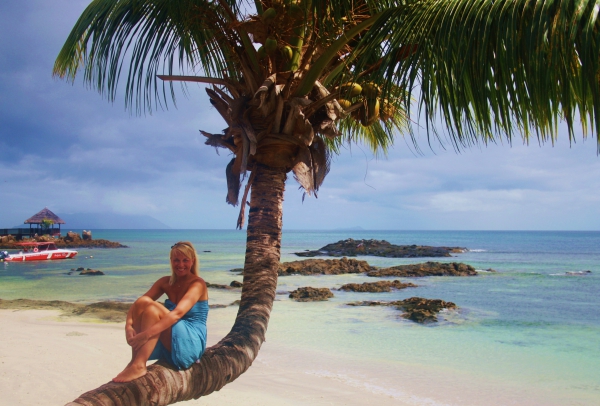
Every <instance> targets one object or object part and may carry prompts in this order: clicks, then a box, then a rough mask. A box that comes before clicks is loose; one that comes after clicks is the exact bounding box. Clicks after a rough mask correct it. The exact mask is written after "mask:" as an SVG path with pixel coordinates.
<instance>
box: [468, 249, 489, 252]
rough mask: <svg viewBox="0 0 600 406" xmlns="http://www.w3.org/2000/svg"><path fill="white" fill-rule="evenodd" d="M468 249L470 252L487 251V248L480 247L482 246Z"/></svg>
mask: <svg viewBox="0 0 600 406" xmlns="http://www.w3.org/2000/svg"><path fill="white" fill-rule="evenodd" d="M467 251H468V252H487V250H484V249H480V248H474V249H468V250H467Z"/></svg>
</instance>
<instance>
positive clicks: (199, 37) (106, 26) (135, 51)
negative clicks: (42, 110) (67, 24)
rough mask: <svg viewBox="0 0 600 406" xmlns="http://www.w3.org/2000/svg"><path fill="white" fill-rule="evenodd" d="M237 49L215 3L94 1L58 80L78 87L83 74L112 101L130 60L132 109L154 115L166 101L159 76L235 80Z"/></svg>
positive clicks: (60, 63) (70, 41)
mask: <svg viewBox="0 0 600 406" xmlns="http://www.w3.org/2000/svg"><path fill="white" fill-rule="evenodd" d="M237 42H239V39H238V38H237V37H236V35H235V32H234V31H232V30H231V29H230V27H229V26H228V25H227V19H226V16H224V15H223V10H222V8H221V7H219V6H218V5H216V4H214V2H212V1H208V0H181V1H180V0H178V1H170V0H145V1H134V2H132V1H129V0H95V1H93V2H92V3H91V4H90V5H89V6H88V7H87V8H86V10H85V11H84V12H83V14H82V15H81V17H80V18H79V20H78V21H77V23H76V25H75V27H74V28H73V30H72V31H71V33H70V35H69V37H68V38H67V40H66V42H65V44H64V46H63V48H62V50H61V51H60V53H59V55H58V58H57V60H56V62H55V65H54V74H55V75H58V76H61V77H67V78H69V79H71V80H73V79H74V78H75V75H76V74H77V72H78V71H79V70H80V69H83V70H84V81H85V82H87V83H88V84H89V85H90V86H92V87H93V88H96V89H97V90H98V91H100V92H101V93H103V94H105V95H107V97H108V98H109V99H110V100H113V99H114V97H115V94H116V93H117V85H118V82H119V78H120V76H121V71H122V69H123V67H124V66H123V65H124V64H125V65H126V61H128V66H127V65H126V68H127V83H126V86H125V93H126V102H127V104H128V105H129V106H130V107H131V105H132V104H135V106H136V108H137V111H138V112H139V111H141V110H150V111H151V110H152V101H153V100H154V101H156V102H157V103H159V102H160V100H164V101H165V102H166V100H167V99H168V97H167V93H166V89H165V87H164V85H160V84H159V83H158V82H157V77H156V74H157V73H166V74H168V75H172V74H173V70H174V66H177V67H178V69H179V70H180V71H181V70H182V71H186V70H190V69H191V70H193V69H197V68H200V69H202V70H203V71H204V73H205V74H207V75H210V76H214V77H223V76H224V75H229V77H234V78H235V77H237V76H238V72H239V69H237V66H236V64H235V61H236V52H235V49H233V48H234V47H235V45H236V43H237ZM169 86H171V87H170V90H171V93H170V96H171V97H173V98H174V93H173V88H172V85H171V84H169ZM161 89H162V94H161Z"/></svg>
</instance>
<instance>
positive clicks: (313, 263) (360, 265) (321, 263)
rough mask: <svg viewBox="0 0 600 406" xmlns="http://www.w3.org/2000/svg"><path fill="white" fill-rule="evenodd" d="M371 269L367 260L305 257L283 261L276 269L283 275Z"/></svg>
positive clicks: (343, 272) (345, 272) (333, 273)
mask: <svg viewBox="0 0 600 406" xmlns="http://www.w3.org/2000/svg"><path fill="white" fill-rule="evenodd" d="M371 270H373V267H372V266H370V265H369V264H368V263H367V261H359V260H357V259H348V258H342V259H305V260H303V261H292V262H284V263H282V264H281V265H280V266H279V270H278V271H277V273H278V275H279V276H285V275H295V274H298V275H340V274H347V273H363V272H368V271H371Z"/></svg>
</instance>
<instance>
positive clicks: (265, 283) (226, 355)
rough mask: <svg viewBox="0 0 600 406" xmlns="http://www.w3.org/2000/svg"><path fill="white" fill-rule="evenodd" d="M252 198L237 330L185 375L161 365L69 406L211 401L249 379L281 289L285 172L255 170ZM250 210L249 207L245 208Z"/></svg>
mask: <svg viewBox="0 0 600 406" xmlns="http://www.w3.org/2000/svg"><path fill="white" fill-rule="evenodd" d="M253 171H254V181H253V183H252V192H251V195H250V196H251V197H250V210H249V216H248V231H247V242H246V259H245V263H244V285H243V288H242V300H241V303H240V308H239V311H238V314H237V317H236V320H235V324H234V325H233V328H232V329H231V331H230V332H229V334H227V336H225V337H224V338H223V339H222V340H221V341H220V342H219V343H217V344H216V345H214V346H213V347H210V348H208V349H207V350H206V352H205V353H204V355H203V356H202V358H201V359H200V362H199V363H197V364H194V365H192V367H191V368H189V369H187V370H184V371H177V370H175V369H172V368H170V367H169V366H168V365H166V364H163V363H158V364H155V365H152V366H150V367H149V368H148V373H147V374H146V375H145V376H143V377H142V378H139V379H136V380H134V381H131V382H127V383H113V382H109V383H107V384H105V385H102V386H100V387H99V388H97V389H94V390H92V391H89V392H87V393H84V394H83V395H81V396H80V397H79V398H77V399H76V400H74V401H73V402H71V403H69V404H68V405H86V406H87V405H90V406H91V405H95V406H97V405H103V406H108V405H153V406H154V405H168V404H171V403H175V402H180V401H183V400H190V399H197V398H199V397H201V396H206V395H208V394H210V393H212V392H214V391H216V390H219V389H221V388H222V387H223V386H225V385H226V384H228V383H229V382H232V381H233V380H235V379H236V378H237V377H238V376H240V375H241V374H242V373H244V372H245V371H246V370H247V369H248V368H249V367H250V365H252V362H253V361H254V359H255V358H256V356H257V355H258V351H259V349H260V347H261V345H262V343H263V341H264V340H265V334H266V332H267V325H268V323H269V316H270V314H271V309H272V307H273V300H274V299H275V290H276V287H277V268H278V266H279V259H280V251H281V227H282V213H283V210H282V207H283V193H284V188H285V180H286V172H285V170H284V169H274V168H269V167H266V166H262V165H258V164H256V165H255V166H254V169H253ZM242 204H246V202H242Z"/></svg>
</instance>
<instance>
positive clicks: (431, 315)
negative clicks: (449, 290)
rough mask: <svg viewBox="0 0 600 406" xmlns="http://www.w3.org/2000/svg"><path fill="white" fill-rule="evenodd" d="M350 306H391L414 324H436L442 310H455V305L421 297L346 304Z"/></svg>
mask: <svg viewBox="0 0 600 406" xmlns="http://www.w3.org/2000/svg"><path fill="white" fill-rule="evenodd" d="M348 305H350V306H393V307H396V308H397V309H398V310H401V311H402V312H403V313H402V315H401V316H402V317H403V318H405V319H409V320H412V321H414V322H416V323H421V324H426V323H435V322H437V321H438V320H437V315H438V313H439V312H440V311H441V310H442V309H456V304H454V303H452V302H445V301H443V300H440V299H425V298H422V297H411V298H409V299H405V300H395V301H392V302H381V301H362V302H352V303H348Z"/></svg>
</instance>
